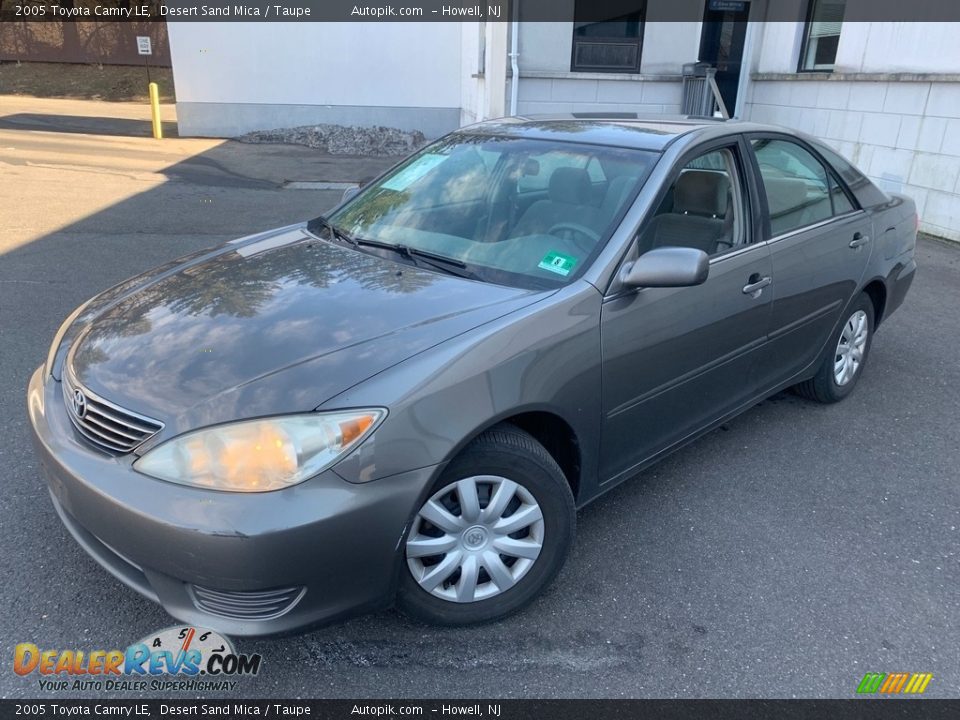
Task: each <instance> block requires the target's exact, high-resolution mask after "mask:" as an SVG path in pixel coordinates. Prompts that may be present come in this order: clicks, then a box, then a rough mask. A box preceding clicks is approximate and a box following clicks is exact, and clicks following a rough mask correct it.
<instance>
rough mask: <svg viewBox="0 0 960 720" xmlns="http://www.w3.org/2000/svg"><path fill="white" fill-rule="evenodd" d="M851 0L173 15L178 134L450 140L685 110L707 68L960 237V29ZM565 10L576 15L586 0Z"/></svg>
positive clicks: (742, 99) (573, 0) (928, 225)
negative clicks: (399, 16)
mask: <svg viewBox="0 0 960 720" xmlns="http://www.w3.org/2000/svg"><path fill="white" fill-rule="evenodd" d="M847 1H848V0H809V1H808V6H807V14H806V18H805V19H800V20H798V21H796V22H766V21H765V18H766V17H767V15H768V13H769V12H770V8H769V6H768V3H775V2H777V0H752V2H751V1H750V0H698V2H700V4H701V5H702V7H703V19H702V21H698V22H664V21H658V20H657V19H656V18H657V16H658V12H662V10H663V8H665V7H669V6H670V4H671V3H675V2H676V0H647V1H646V2H644V1H643V0H637V2H636V5H637V8H638V9H637V10H636V11H635V12H633V13H629V14H627V15H624V16H621V17H619V18H617V19H615V20H612V21H609V22H603V23H573V22H519V23H516V24H515V23H510V22H498V23H473V22H471V23H456V22H450V23H438V22H426V23H412V22H403V23H380V22H367V23H284V24H279V23H271V24H256V23H182V22H172V23H170V24H169V35H170V47H171V54H172V58H173V67H174V78H175V83H176V94H177V115H178V120H179V126H180V134H181V135H212V136H225V137H229V136H235V135H240V134H243V133H246V132H250V131H252V130H262V129H273V128H282V127H295V126H299V125H309V124H314V123H335V124H341V125H359V126H373V125H385V126H389V127H397V128H401V129H405V130H420V131H422V132H423V133H424V134H425V135H426V136H427V137H437V136H439V135H441V134H443V133H445V132H447V131H449V130H452V129H454V128H456V127H458V126H461V125H465V124H469V123H471V122H474V121H476V120H480V119H485V118H490V117H499V116H502V115H507V114H511V113H514V114H521V115H525V114H534V113H558V112H562V113H566V112H579V113H622V112H631V113H638V114H641V115H660V114H676V113H679V112H680V111H681V108H682V99H683V91H682V87H683V85H682V70H683V66H684V64H687V63H691V62H694V61H698V60H699V61H703V62H706V63H709V64H710V65H711V66H713V67H716V68H717V76H716V80H717V85H718V88H719V90H720V92H721V95H722V97H723V99H724V100H725V104H726V105H727V106H728V109H729V114H730V115H732V116H735V117H739V118H743V119H752V120H757V121H761V122H770V123H775V124H779V125H785V126H788V127H793V128H797V129H799V130H803V131H805V132H808V133H810V134H812V135H815V136H817V137H820V138H823V139H825V140H827V141H828V142H829V143H830V144H832V145H833V146H834V147H836V149H837V150H839V151H840V152H841V153H842V154H844V155H846V156H847V157H849V158H850V159H851V160H853V161H854V162H855V163H856V164H857V165H858V166H859V167H860V168H861V169H863V170H864V171H865V172H866V173H867V174H868V175H869V176H870V177H871V178H873V179H874V180H875V181H876V182H877V183H878V184H879V185H880V186H881V187H884V188H888V189H890V190H896V191H903V192H905V193H907V194H909V195H911V196H912V197H914V198H915V199H916V201H917V206H918V209H919V211H920V216H921V220H922V229H923V230H925V231H927V232H930V233H932V234H934V235H939V236H942V237H947V238H951V239H954V240H960V42H958V41H957V38H958V30H960V27H958V26H957V25H955V24H950V23H923V22H843V16H844V11H845V6H846V4H847ZM853 1H854V0H850V2H853ZM566 2H568V4H570V5H571V16H572V9H573V6H575V5H576V4H577V3H581V2H589V0H566ZM519 7H520V19H521V20H522V19H523V0H520V4H519ZM514 29H516V32H515V33H514ZM514 70H516V72H514ZM514 75H516V76H517V77H516V81H514Z"/></svg>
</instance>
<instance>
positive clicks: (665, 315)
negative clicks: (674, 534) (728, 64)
mask: <svg viewBox="0 0 960 720" xmlns="http://www.w3.org/2000/svg"><path fill="white" fill-rule="evenodd" d="M727 143H729V144H719V145H711V146H708V147H705V148H701V149H699V150H697V151H694V152H692V153H691V154H689V155H687V156H686V158H685V159H684V160H682V161H681V162H680V163H679V164H678V168H677V171H676V172H675V174H674V176H673V178H672V179H671V181H669V182H668V184H667V187H666V188H665V189H664V191H663V193H662V196H661V200H660V202H659V207H658V210H657V211H656V212H655V213H654V215H653V217H651V218H649V219H648V220H647V221H646V222H645V223H644V226H643V227H642V228H641V230H640V233H639V234H638V237H637V240H636V241H635V246H634V248H633V249H632V250H631V255H630V256H628V259H627V261H629V259H630V258H631V257H634V258H635V257H637V256H639V255H641V254H642V253H643V252H646V251H647V250H649V249H651V248H653V247H663V246H665V245H687V246H691V247H697V248H699V249H702V250H704V251H705V252H707V253H708V255H710V274H709V276H708V278H707V281H706V282H705V283H703V284H702V285H697V286H694V287H680V288H640V289H632V290H619V289H618V288H617V287H616V285H615V286H614V287H613V288H611V293H610V295H608V297H607V298H606V299H605V301H604V303H603V308H602V311H601V347H602V352H603V367H602V377H603V382H602V391H601V392H602V404H603V427H602V439H601V478H602V481H604V482H607V481H615V480H618V479H620V478H621V477H624V476H626V475H629V474H630V473H632V472H633V471H635V470H636V469H637V467H638V466H640V465H641V464H642V463H644V462H645V461H647V460H650V459H651V458H652V457H654V456H655V455H657V454H658V453H660V452H661V451H663V450H665V449H667V448H669V447H670V446H671V445H674V444H676V443H677V442H679V441H681V440H683V439H684V438H685V437H687V436H688V435H690V434H691V433H693V432H696V431H697V430H699V429H701V428H703V427H705V426H706V425H709V424H710V423H711V422H712V421H714V420H716V419H718V418H719V417H721V416H722V415H724V414H725V413H727V412H729V411H731V410H734V409H736V408H738V407H740V406H742V405H743V404H744V403H745V402H747V401H748V400H749V399H751V398H752V397H754V395H755V394H756V392H757V367H758V366H762V365H764V364H765V363H764V351H765V340H766V334H767V329H768V323H769V320H770V307H771V293H770V283H771V279H770V278H771V263H770V257H769V251H768V249H767V247H766V245H765V244H762V243H761V244H757V243H754V242H753V241H754V239H755V238H756V237H757V236H758V231H759V226H758V225H756V224H755V222H754V221H755V219H756V218H757V216H758V214H757V213H755V212H752V210H751V207H752V206H753V204H754V203H755V202H756V188H755V186H754V185H753V183H752V182H751V181H750V180H751V178H750V176H749V175H748V173H746V172H745V166H744V162H743V160H744V156H743V154H744V153H745V152H748V150H747V149H746V147H745V145H744V144H743V143H739V142H737V141H736V140H733V141H732V142H731V141H730V140H727Z"/></svg>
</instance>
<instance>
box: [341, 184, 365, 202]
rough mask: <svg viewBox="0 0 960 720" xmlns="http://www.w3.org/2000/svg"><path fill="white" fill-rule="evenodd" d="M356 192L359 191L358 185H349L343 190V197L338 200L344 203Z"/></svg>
mask: <svg viewBox="0 0 960 720" xmlns="http://www.w3.org/2000/svg"><path fill="white" fill-rule="evenodd" d="M358 192H360V188H359V186H358V187H349V188H347V189H346V190H344V191H343V197H341V198H340V202H341V203H345V202H346V201H347V200H349V199H350V198H352V197H353V196H354V195H356V194H357V193H358Z"/></svg>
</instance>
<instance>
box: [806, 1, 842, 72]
mask: <svg viewBox="0 0 960 720" xmlns="http://www.w3.org/2000/svg"><path fill="white" fill-rule="evenodd" d="M846 5H847V2H846V0H810V12H809V14H808V15H807V24H806V27H805V28H804V30H803V49H802V50H801V51H800V67H799V68H798V69H799V71H800V72H832V71H833V64H834V62H835V61H836V59H837V46H838V45H839V44H840V28H841V26H842V25H843V11H844V9H845V8H846Z"/></svg>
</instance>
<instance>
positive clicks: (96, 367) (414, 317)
mask: <svg viewBox="0 0 960 720" xmlns="http://www.w3.org/2000/svg"><path fill="white" fill-rule="evenodd" d="M916 232H917V216H916V209H915V206H914V203H913V202H912V201H911V200H909V199H908V198H905V197H901V196H897V195H887V194H885V193H883V192H881V191H880V190H879V189H878V188H877V187H875V186H874V185H873V184H871V183H870V181H869V180H867V179H866V178H865V177H864V176H863V175H862V174H861V173H860V172H859V171H857V170H856V169H855V168H854V167H852V166H851V165H850V164H849V163H848V162H846V161H845V160H844V159H842V158H841V157H839V156H838V155H836V154H835V153H834V152H832V151H831V150H830V149H828V148H827V147H826V146H824V145H822V144H821V143H819V142H817V141H815V140H813V139H811V138H808V137H803V136H798V135H795V134H791V133H787V132H785V131H784V130H782V129H775V128H769V127H765V126H761V125H752V124H742V123H713V122H709V121H705V122H699V123H698V122H691V121H671V122H667V121H659V122H638V121H626V120H617V121H602V120H595V119H594V120H582V119H576V118H573V117H567V118H555V119H536V120H529V119H526V120H525V119H511V120H503V121H496V122H490V123H484V124H480V125H475V126H473V127H470V128H467V129H464V130H461V131H459V132H456V133H453V134H451V135H448V136H447V137H445V138H443V139H441V140H440V141H438V142H437V143H435V144H433V145H431V146H429V147H427V148H426V149H425V150H423V151H422V152H420V153H418V154H417V155H414V156H413V157H411V158H410V159H408V160H406V161H405V162H403V163H402V164H400V165H398V166H397V167H396V168H394V169H393V170H391V171H390V172H388V173H386V174H385V175H384V176H382V177H381V178H379V179H378V180H377V181H375V182H373V183H371V184H370V185H369V186H368V187H366V188H365V189H363V190H362V191H361V192H360V193H359V194H357V195H356V196H354V197H352V198H350V199H348V200H346V201H345V202H344V203H343V204H341V206H340V207H338V208H337V209H336V210H335V211H334V212H332V213H331V214H330V215H329V216H328V217H321V218H317V219H315V220H313V221H311V222H309V223H307V224H305V225H295V226H291V227H287V228H283V229H280V230H276V231H272V232H266V233H262V234H259V235H254V236H251V237H247V238H243V239H241V240H236V241H234V242H232V243H227V244H226V245H224V246H222V247H220V248H217V249H214V250H208V251H203V252H200V253H197V254H195V255H192V256H189V257H187V258H183V259H182V260H180V261H177V262H175V263H173V264H170V265H167V266H164V267H161V268H157V269H156V270H153V271H151V272H148V273H147V274H145V275H142V276H140V277H137V278H134V279H132V280H130V281H127V282H125V283H123V284H122V285H119V286H117V287H115V288H113V289H111V290H107V291H106V292H104V293H103V294H101V295H99V296H97V297H95V298H94V299H93V300H91V301H89V302H88V303H87V304H86V305H84V306H82V307H80V308H79V309H77V310H76V311H75V312H74V313H73V314H72V315H71V316H70V317H69V318H67V320H66V322H64V324H63V326H62V327H61V328H60V331H59V332H58V333H57V336H56V337H55V338H54V341H53V344H52V346H51V347H50V352H49V355H48V357H47V359H46V362H45V363H44V365H43V366H42V367H40V368H39V369H38V370H37V371H36V373H35V374H34V375H33V378H32V379H31V381H30V388H29V398H28V405H29V412H30V420H31V422H32V426H33V434H34V437H35V440H36V446H37V450H38V452H39V454H40V457H41V459H42V461H43V465H44V467H45V469H46V473H47V476H48V478H49V484H50V491H51V496H52V498H53V502H54V504H55V506H56V508H57V511H58V512H59V513H60V516H61V518H62V519H63V522H64V523H65V524H66V526H67V527H68V528H69V530H70V532H71V533H72V534H73V535H74V537H76V539H77V540H78V542H79V543H80V544H81V545H82V546H83V547H84V548H85V549H86V550H87V551H88V552H89V553H90V554H91V555H92V556H93V557H94V558H96V559H97V561H98V562H100V563H101V564H102V565H103V566H104V567H105V568H106V569H108V570H109V571H110V572H112V573H113V574H114V575H116V576H117V577H118V578H120V579H121V580H122V581H123V582H125V583H127V584H128V585H130V586H131V587H133V588H134V589H136V590H138V591H139V592H140V593H142V594H143V595H145V596H147V597H149V598H151V599H153V600H156V601H158V602H159V603H161V604H162V605H163V606H164V607H165V608H166V609H167V610H168V611H169V612H170V613H171V614H172V615H174V616H175V617H177V618H179V619H181V620H183V621H184V622H190V623H196V624H199V625H203V626H208V627H215V628H218V629H221V630H222V631H225V632H230V633H234V634H238V635H244V634H261V633H273V632H280V631H287V630H290V629H293V628H299V627H302V626H305V625H308V624H311V623H315V622H319V621H325V620H330V619H332V618H336V617H339V616H342V615H344V614H347V613H351V612H356V611H358V610H362V609H368V608H374V607H378V606H383V605H386V604H389V603H390V602H392V601H393V600H394V599H396V600H397V601H398V603H399V604H400V605H401V607H402V608H403V609H405V610H406V611H407V612H409V613H411V614H412V615H414V616H416V617H418V618H422V619H426V620H429V621H433V622H439V623H448V624H462V623H471V622H477V621H482V620H489V619H492V618H497V617H500V616H502V615H505V614H506V613H509V612H511V611H514V610H516V609H517V608H519V607H521V606H523V605H524V604H525V603H527V602H528V601H530V600H531V599H532V598H534V597H535V596H536V595H537V593H539V592H540V591H541V590H543V588H544V587H545V586H546V585H547V584H548V583H549V582H550V581H551V579H552V578H553V577H554V576H555V575H556V574H557V571H558V570H559V569H560V567H561V565H562V564H563V561H564V557H565V556H566V555H567V552H568V550H569V548H570V544H571V541H572V538H573V533H574V523H575V508H577V507H579V506H582V505H584V504H585V503H587V502H589V501H590V500H593V499H594V498H596V497H597V496H598V495H599V494H601V493H602V492H604V491H606V490H609V489H610V488H611V487H613V486H615V485H617V484H618V483H619V482H620V481H622V480H625V479H627V478H629V477H630V476H632V475H634V474H635V473H636V472H637V471H638V470H640V469H641V468H643V467H644V466H645V465H648V464H650V463H652V462H653V461H655V460H657V459H658V458H661V457H663V456H664V455H665V454H666V453H668V452H670V451H672V450H675V449H677V448H678V447H680V446H682V445H683V444H684V443H687V442H689V441H690V440H691V439H693V438H695V437H697V436H698V435H700V434H702V433H704V432H706V431H708V430H710V429H711V428H713V427H715V426H717V425H718V424H719V423H722V422H724V421H725V420H727V419H729V418H730V417H732V416H733V415H735V414H737V413H739V412H741V411H743V410H745V409H746V408H749V407H750V406H751V405H753V404H755V403H757V402H758V401H760V400H761V399H763V398H764V397H766V396H768V395H770V394H771V393H774V392H777V391H779V390H781V389H783V388H786V387H788V386H791V385H796V386H797V387H798V388H799V389H800V391H801V392H802V393H803V394H804V395H806V396H808V397H810V398H811V399H813V400H818V401H821V402H834V401H837V400H841V399H842V398H844V397H845V396H846V395H848V394H849V393H850V392H851V391H852V390H853V388H854V386H855V385H856V383H857V380H858V378H859V377H860V375H861V373H862V372H863V370H864V365H865V363H866V361H867V357H868V354H869V351H870V344H871V341H872V339H873V334H874V332H875V330H876V328H877V326H878V325H880V324H881V322H882V321H883V320H884V319H885V318H886V317H887V316H889V315H890V313H891V312H893V311H894V310H895V309H896V308H897V307H898V306H899V305H900V303H901V302H902V301H903V299H904V295H905V294H906V292H907V289H908V288H909V286H910V283H911V280H912V279H913V276H914V271H915V269H916V265H915V263H914V260H913V254H914V246H915V243H916ZM624 540H625V541H626V540H627V539H626V538H625V539H624Z"/></svg>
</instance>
